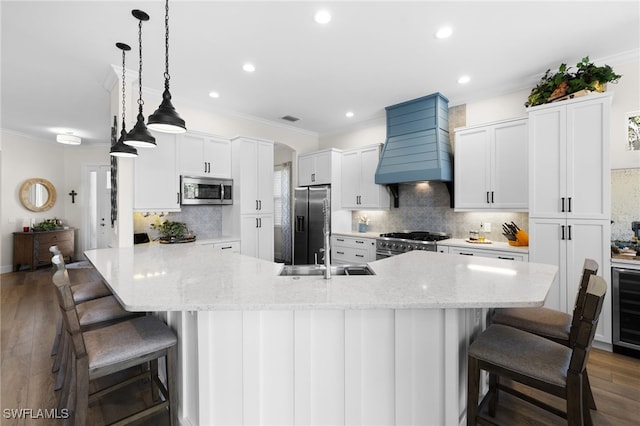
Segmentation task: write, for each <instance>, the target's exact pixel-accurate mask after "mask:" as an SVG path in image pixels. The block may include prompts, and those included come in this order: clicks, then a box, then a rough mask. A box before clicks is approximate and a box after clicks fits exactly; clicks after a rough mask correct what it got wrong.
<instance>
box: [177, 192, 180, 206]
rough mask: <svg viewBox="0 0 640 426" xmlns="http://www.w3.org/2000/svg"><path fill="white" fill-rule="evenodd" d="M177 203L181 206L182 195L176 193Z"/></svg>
mask: <svg viewBox="0 0 640 426" xmlns="http://www.w3.org/2000/svg"><path fill="white" fill-rule="evenodd" d="M176 203H178V204H180V193H179V192H176Z"/></svg>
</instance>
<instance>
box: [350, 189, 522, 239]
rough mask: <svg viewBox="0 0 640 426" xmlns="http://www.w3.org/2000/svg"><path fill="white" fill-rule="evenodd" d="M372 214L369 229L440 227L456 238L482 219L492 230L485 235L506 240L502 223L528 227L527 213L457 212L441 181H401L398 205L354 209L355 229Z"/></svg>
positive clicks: (392, 229)
mask: <svg viewBox="0 0 640 426" xmlns="http://www.w3.org/2000/svg"><path fill="white" fill-rule="evenodd" d="M360 216H367V217H368V218H369V226H368V231H370V232H380V233H384V232H394V231H403V230H408V231H417V230H422V231H437V232H447V233H450V234H451V235H452V236H453V237H454V238H467V237H468V236H469V231H470V230H472V229H473V230H479V229H480V224H481V223H483V222H488V223H491V232H489V233H487V235H486V237H487V238H488V239H490V240H493V241H502V242H506V241H507V239H506V238H505V237H504V236H503V235H502V223H504V222H511V221H513V222H515V223H516V225H518V226H519V227H520V228H522V229H524V230H525V231H526V230H528V222H529V215H528V214H527V213H512V212H506V213H502V212H500V213H496V212H454V211H453V209H452V208H451V207H450V196H449V191H448V190H447V187H446V186H445V184H444V183H442V182H421V183H415V184H402V185H399V207H398V208H392V209H390V210H385V211H369V210H367V211H354V212H353V214H352V223H353V231H357V228H358V218H359V217H360Z"/></svg>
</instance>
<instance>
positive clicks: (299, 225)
mask: <svg viewBox="0 0 640 426" xmlns="http://www.w3.org/2000/svg"><path fill="white" fill-rule="evenodd" d="M296 232H304V216H296Z"/></svg>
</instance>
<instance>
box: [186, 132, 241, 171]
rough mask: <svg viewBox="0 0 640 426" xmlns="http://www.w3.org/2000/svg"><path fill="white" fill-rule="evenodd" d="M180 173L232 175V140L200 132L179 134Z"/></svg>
mask: <svg viewBox="0 0 640 426" xmlns="http://www.w3.org/2000/svg"><path fill="white" fill-rule="evenodd" d="M178 154H179V155H178V157H179V170H180V174H182V175H186V176H207V177H219V178H230V177H231V141H230V140H228V139H223V138H217V137H213V136H208V135H204V134H199V133H193V132H187V133H185V134H183V135H180V136H179V145H178Z"/></svg>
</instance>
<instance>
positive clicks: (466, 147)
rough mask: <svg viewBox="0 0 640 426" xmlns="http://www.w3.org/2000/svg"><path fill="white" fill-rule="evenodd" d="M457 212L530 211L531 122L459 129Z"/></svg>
mask: <svg viewBox="0 0 640 426" xmlns="http://www.w3.org/2000/svg"><path fill="white" fill-rule="evenodd" d="M455 138H456V144H455V156H454V161H455V172H454V173H455V179H454V182H455V183H454V185H455V209H456V210H459V211H465V210H508V211H526V210H527V209H528V202H529V199H528V189H529V182H528V178H529V176H528V160H527V141H528V131H527V119H526V118H519V119H513V120H505V121H500V122H495V123H489V124H485V125H481V126H473V127H467V128H461V129H456V134H455Z"/></svg>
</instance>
